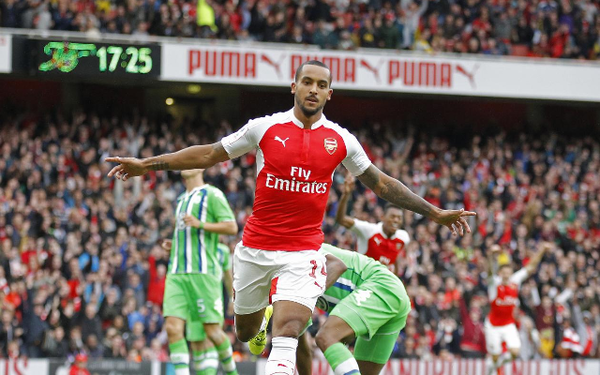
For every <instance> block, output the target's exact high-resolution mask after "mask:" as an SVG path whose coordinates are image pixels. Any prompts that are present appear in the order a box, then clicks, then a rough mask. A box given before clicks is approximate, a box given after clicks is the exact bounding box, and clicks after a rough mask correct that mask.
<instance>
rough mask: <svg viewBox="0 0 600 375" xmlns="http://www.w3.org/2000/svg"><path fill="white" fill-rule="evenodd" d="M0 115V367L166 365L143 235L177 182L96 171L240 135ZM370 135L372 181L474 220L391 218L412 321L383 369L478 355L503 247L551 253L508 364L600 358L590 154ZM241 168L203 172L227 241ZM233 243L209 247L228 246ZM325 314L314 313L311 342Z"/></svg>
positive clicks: (363, 136) (530, 285)
mask: <svg viewBox="0 0 600 375" xmlns="http://www.w3.org/2000/svg"><path fill="white" fill-rule="evenodd" d="M1 119H2V120H1V121H2V122H1V123H0V310H1V311H2V312H1V316H0V320H1V322H0V355H1V356H4V357H7V356H9V357H17V356H27V357H63V358H64V357H66V356H74V355H76V354H77V353H80V352H85V353H87V354H88V355H89V356H90V357H91V358H126V359H128V360H131V361H140V360H152V359H158V360H168V355H167V352H166V334H165V331H164V329H163V328H164V327H163V323H164V320H163V317H162V315H161V304H162V301H163V291H164V280H165V272H166V265H167V261H168V254H167V253H165V251H163V250H161V247H160V246H159V245H157V240H159V239H161V238H170V236H171V234H172V230H173V220H172V218H173V210H174V205H173V202H174V200H175V198H176V196H177V195H178V193H179V192H181V191H182V190H183V186H182V184H181V182H180V177H179V176H178V174H177V173H171V172H153V173H150V174H148V175H147V176H146V177H145V178H143V179H142V178H136V179H133V180H131V181H127V182H125V183H123V182H121V181H120V180H115V179H109V178H107V177H106V174H107V172H108V170H109V168H110V165H108V163H104V162H103V160H104V158H105V157H107V156H108V155H138V156H148V155H154V154H158V153H164V152H171V151H175V150H177V149H180V148H182V147H184V146H186V145H188V144H195V143H208V142H212V141H214V140H215V139H220V138H221V137H222V136H224V135H226V134H228V133H230V132H231V131H232V130H233V128H236V126H232V124H230V123H228V122H227V121H221V122H219V123H214V124H208V123H201V124H200V123H192V122H185V123H183V124H173V123H171V122H169V120H165V121H162V120H161V121H156V122H154V121H149V120H148V119H146V118H144V117H140V116H139V115H136V114H134V115H132V116H131V117H129V118H117V117H98V116H96V115H94V114H87V113H83V112H76V113H74V114H73V115H72V117H63V116H61V115H46V116H40V117H36V116H32V115H24V114H23V113H20V114H18V115H8V116H2V117H1ZM369 125H370V126H364V127H361V128H359V129H356V130H355V134H357V136H358V138H359V140H360V141H361V143H362V144H363V146H364V147H365V149H366V150H367V153H368V154H369V156H370V158H371V160H372V161H373V162H374V163H375V164H376V165H377V166H378V167H379V168H380V169H382V170H384V171H386V172H387V173H389V174H390V175H392V176H394V177H396V178H399V179H400V180H401V181H404V182H405V183H406V184H407V185H408V186H409V187H410V188H411V189H413V191H415V192H417V193H418V194H420V195H422V196H424V197H426V199H428V200H429V201H431V202H432V203H434V204H435V205H437V206H441V207H444V208H456V207H463V206H464V207H465V208H466V209H468V210H473V211H476V212H477V213H478V218H477V220H472V221H471V226H472V228H473V233H472V235H467V236H465V237H460V238H455V237H452V236H451V234H450V232H449V230H447V229H446V228H440V227H438V226H437V225H435V224H433V223H431V222H428V221H427V220H423V219H422V218H421V217H419V216H418V215H413V214H408V213H407V214H406V215H405V217H404V225H403V228H404V229H406V230H407V231H408V232H409V234H410V236H411V238H412V242H410V244H409V245H408V246H407V249H406V252H405V254H403V255H402V257H403V266H402V267H400V269H398V270H397V272H398V275H399V277H401V278H402V280H403V281H404V282H405V285H406V286H407V290H408V292H409V295H410V297H411V299H412V301H413V305H414V309H413V311H412V313H411V316H410V317H409V320H408V324H407V326H406V328H405V329H404V331H403V332H402V334H401V336H400V338H399V340H398V343H397V346H396V348H395V350H394V353H393V357H395V358H423V359H427V358H432V357H435V358H446V359H449V358H455V357H461V356H463V357H482V356H483V355H484V353H485V339H484V337H483V322H484V318H485V316H486V314H487V311H488V309H489V307H488V301H487V293H486V284H487V281H486V276H487V265H486V259H485V255H486V252H487V251H488V250H489V249H490V246H491V245H493V244H499V245H500V246H501V247H502V248H503V251H504V253H503V255H502V256H501V260H502V261H503V262H509V261H512V262H514V264H515V267H520V266H522V265H524V264H527V262H528V260H529V259H530V257H531V255H532V253H534V252H535V251H537V247H538V244H539V243H540V242H541V241H550V242H553V243H555V248H554V249H553V250H552V251H551V252H550V253H549V255H547V256H546V257H545V258H544V260H543V262H542V265H541V266H540V269H539V272H538V273H537V274H536V275H533V276H532V277H531V278H530V279H529V280H528V281H526V282H525V283H524V285H523V286H522V289H521V292H520V300H521V306H520V309H519V313H518V317H517V320H518V323H519V327H520V334H521V338H522V341H523V350H522V351H521V355H522V358H524V359H532V358H544V357H545V358H551V357H557V356H558V357H567V358H570V357H582V356H583V357H594V358H600V350H599V349H598V339H599V335H600V300H599V299H598V298H599V297H598V296H600V260H599V257H600V254H599V252H598V249H599V248H600V204H599V201H598V193H599V192H600V177H599V176H598V174H597V172H596V171H598V170H599V169H600V143H599V142H598V141H597V140H594V139H592V138H574V139H570V140H566V139H565V138H562V137H558V136H556V135H553V134H546V135H544V136H543V137H534V136H533V135H531V134H516V135H514V136H509V135H507V134H504V133H499V134H498V135H496V136H493V137H485V138H482V137H480V136H478V135H475V136H472V135H471V138H470V144H469V145H468V147H457V145H455V144H452V143H451V142H450V141H449V140H448V139H445V138H440V137H434V136H431V135H428V134H425V133H423V134H418V133H415V132H413V131H410V130H409V131H406V127H405V126H402V124H391V123H390V124H378V123H373V124H369ZM255 162H256V160H255V155H253V154H248V155H246V156H244V157H242V158H241V159H238V160H235V161H228V162H226V163H222V164H219V165H218V166H216V167H213V168H211V169H209V170H207V171H206V173H205V180H206V181H207V182H210V183H212V184H214V185H216V186H217V187H220V188H221V189H222V190H223V191H224V192H225V194H226V197H227V199H228V201H229V203H230V205H231V207H232V208H233V210H234V212H235V214H236V218H237V221H238V224H239V226H240V228H243V226H244V223H245V221H246V219H247V217H248V216H249V214H250V211H251V207H252V200H253V189H254V178H253V174H254V173H255V170H254V169H255V168H254V164H255ZM343 181H344V171H343V170H340V173H336V176H335V184H336V186H335V187H334V189H333V190H332V193H331V194H330V200H329V208H328V211H327V214H326V217H325V219H324V232H325V240H326V242H329V243H332V244H335V245H338V246H340V247H344V248H348V249H352V248H354V246H355V239H354V237H353V235H352V234H351V233H350V231H346V230H343V229H342V228H341V227H339V226H337V225H336V224H335V221H334V218H335V212H336V207H337V202H338V197H339V193H340V188H341V187H342V185H343ZM352 199H353V201H352V203H351V212H350V213H351V214H352V215H353V216H355V217H357V218H360V219H363V220H368V221H377V220H379V219H380V218H381V217H382V213H383V212H382V202H379V201H378V198H377V197H376V196H375V195H374V194H373V193H372V192H370V191H365V190H364V188H363V187H362V186H357V189H356V191H355V193H354V195H353V198H352ZM239 238H240V236H239V235H238V236H237V237H235V238H234V237H223V236H222V241H223V242H224V243H227V244H229V245H230V246H231V247H233V244H235V243H236V242H237V241H238V240H239ZM502 258H503V259H502ZM225 300H227V299H225ZM227 311H228V313H227V315H228V317H229V318H228V319H227V321H226V331H227V332H228V334H229V335H230V337H231V339H232V342H235V336H234V334H233V332H232V329H233V328H232V320H231V312H232V311H231V306H228V309H227ZM325 318H326V317H325V316H324V315H323V314H322V313H320V312H319V311H316V312H315V316H314V317H313V321H314V325H313V327H311V332H313V333H314V332H315V331H316V330H317V329H318V327H319V325H320V324H322V323H323V321H324V319H325ZM234 350H235V358H236V359H237V360H243V359H248V358H249V357H250V355H249V353H248V351H247V348H246V347H245V345H243V344H242V343H240V342H235V344H234ZM315 353H318V350H315ZM316 355H317V357H318V356H319V355H318V354H316Z"/></svg>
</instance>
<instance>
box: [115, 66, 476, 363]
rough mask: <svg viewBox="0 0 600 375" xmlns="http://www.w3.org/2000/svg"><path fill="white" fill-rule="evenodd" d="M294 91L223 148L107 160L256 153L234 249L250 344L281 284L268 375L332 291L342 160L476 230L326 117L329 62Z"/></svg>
mask: <svg viewBox="0 0 600 375" xmlns="http://www.w3.org/2000/svg"><path fill="white" fill-rule="evenodd" d="M291 93H292V94H293V95H294V107H293V108H292V109H291V110H289V111H286V112H280V113H275V114H273V115H270V116H265V117H261V118H257V119H253V120H250V121H249V122H248V123H247V124H246V125H245V126H243V127H242V128H241V129H240V130H238V131H237V132H235V133H233V134H231V135H229V136H226V137H225V138H223V139H222V140H221V141H220V142H216V143H214V144H211V145H198V146H192V147H188V148H185V149H183V150H181V151H178V152H175V153H172V154H165V155H160V156H155V157H150V158H145V159H137V158H122V157H111V158H107V159H106V160H107V161H108V162H115V163H119V165H117V166H115V167H114V168H113V169H112V170H111V171H110V172H109V176H115V177H116V178H119V179H123V180H127V179H129V178H131V177H133V176H139V175H142V174H144V173H146V172H148V171H150V170H181V169H193V168H208V167H210V166H213V165H214V164H216V163H219V162H222V161H225V160H228V159H233V158H237V157H239V156H241V155H244V154H245V153H247V152H250V151H252V150H257V181H256V191H255V201H254V207H253V212H252V215H251V217H250V218H249V219H248V222H247V224H246V226H245V228H244V234H243V238H242V242H241V243H239V244H238V245H237V246H236V249H235V252H234V261H233V268H234V275H233V278H234V280H233V288H234V290H235V301H234V312H235V317H236V333H237V336H238V338H239V339H240V340H241V341H249V340H251V339H252V338H253V337H255V336H256V335H257V334H258V332H259V331H261V332H262V333H264V329H265V328H266V324H265V321H264V313H265V308H266V306H267V305H268V304H269V291H270V289H271V285H272V284H273V286H274V287H275V293H274V294H273V297H272V300H273V340H272V346H273V348H272V350H271V353H270V355H269V359H268V361H267V366H266V373H267V374H274V373H282V374H292V373H293V372H294V367H295V358H296V353H295V352H296V347H297V345H298V336H299V335H300V333H301V331H302V330H303V328H304V327H305V325H306V323H307V322H308V320H309V318H310V316H311V314H312V310H313V309H314V306H315V303H316V301H317V298H318V297H319V296H320V295H321V294H322V293H323V291H324V287H325V282H326V272H325V257H324V256H323V254H322V253H321V252H320V251H319V250H320V248H321V244H322V242H323V231H322V230H321V222H322V219H323V215H324V213H325V208H326V205H327V198H328V194H329V189H330V187H331V184H332V176H333V172H334V171H335V169H336V168H337V166H338V165H339V164H340V163H341V164H344V166H345V167H346V168H347V169H348V170H349V171H350V173H352V174H353V175H355V176H358V179H359V180H360V181H361V182H362V183H363V184H364V185H366V186H367V187H369V188H371V189H373V191H374V192H375V193H376V194H377V195H378V196H380V197H381V198H383V199H386V200H388V201H389V202H391V203H393V204H395V205H397V206H399V207H402V208H405V209H408V210H411V211H415V212H417V213H419V214H421V215H423V216H425V217H427V218H430V219H432V220H434V221H435V222H436V223H438V224H441V225H444V226H446V227H448V228H450V229H451V230H452V232H453V233H455V234H461V235H462V234H463V233H464V232H465V231H467V232H469V231H470V228H469V226H468V224H467V221H466V217H467V216H474V215H475V213H474V212H466V211H464V210H441V209H439V208H437V207H435V206H433V205H431V204H430V203H428V202H427V201H425V200H424V199H423V198H421V197H419V196H418V195H416V194H414V193H413V192H412V191H410V189H408V188H407V187H406V186H405V185H403V184H402V183H401V182H399V181H398V180H396V179H393V178H391V177H390V176H388V175H386V174H385V173H383V172H381V171H380V170H379V169H377V167H375V166H374V165H372V164H371V162H370V160H369V159H368V157H367V155H366V153H365V151H364V150H363V148H362V147H361V145H360V143H359V142H358V140H357V139H356V137H354V136H353V135H352V134H350V133H349V132H348V131H347V130H346V129H344V128H342V127H340V126H339V125H338V124H336V123H333V122H331V121H329V120H328V119H327V118H326V117H325V116H324V115H323V108H324V107H325V103H326V102H327V101H328V100H330V99H331V95H332V93H333V90H332V89H331V71H330V70H329V68H328V67H327V66H326V65H324V64H323V63H321V62H319V61H307V62H305V63H303V64H302V65H301V66H300V67H299V68H298V69H297V71H296V76H295V80H294V82H292V84H291ZM262 337H263V335H260V338H261V339H262ZM253 345H255V346H257V347H260V346H264V341H263V340H255V341H254V342H253ZM356 367H358V366H356Z"/></svg>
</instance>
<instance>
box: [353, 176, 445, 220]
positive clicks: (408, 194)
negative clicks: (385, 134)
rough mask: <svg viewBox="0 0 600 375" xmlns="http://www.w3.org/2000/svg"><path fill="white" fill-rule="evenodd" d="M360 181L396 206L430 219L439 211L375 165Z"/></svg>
mask: <svg viewBox="0 0 600 375" xmlns="http://www.w3.org/2000/svg"><path fill="white" fill-rule="evenodd" d="M358 179H359V181H360V182H362V183H363V184H365V185H366V186H368V187H369V188H371V189H372V190H373V191H374V192H375V194H377V196H379V197H381V198H383V199H385V200H386V201H388V202H390V203H392V204H395V205H396V206H399V207H402V208H405V209H407V210H410V211H413V212H416V213H418V214H421V215H423V216H425V217H429V218H430V217H432V216H433V214H434V213H435V212H436V210H437V208H436V207H435V206H433V205H432V204H431V203H429V202H427V201H426V200H425V199H423V198H421V197H420V196H418V195H417V194H415V193H413V192H412V191H411V190H410V189H409V188H408V187H406V186H405V185H404V184H403V183H402V182H400V181H398V180H396V179H394V178H391V177H389V176H388V175H386V174H384V173H383V172H381V171H380V170H379V169H377V167H375V166H374V165H371V166H370V167H369V168H367V170H366V171H365V172H364V173H363V174H362V175H360V176H358Z"/></svg>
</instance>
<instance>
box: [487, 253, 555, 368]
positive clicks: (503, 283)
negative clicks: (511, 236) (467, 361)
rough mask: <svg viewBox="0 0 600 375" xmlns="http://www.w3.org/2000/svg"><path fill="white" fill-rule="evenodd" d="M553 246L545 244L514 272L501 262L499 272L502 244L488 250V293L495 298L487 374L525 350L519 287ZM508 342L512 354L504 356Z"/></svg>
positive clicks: (488, 325) (491, 298)
mask: <svg viewBox="0 0 600 375" xmlns="http://www.w3.org/2000/svg"><path fill="white" fill-rule="evenodd" d="M551 246H552V245H550V244H549V243H544V244H543V245H542V246H541V250H540V251H538V252H537V253H536V254H535V256H534V257H533V258H532V259H531V261H530V262H529V263H528V264H527V265H526V266H525V267H523V268H521V269H520V270H519V271H517V272H515V273H513V269H512V266H511V265H510V264H509V263H506V264H502V265H500V267H499V269H498V271H497V272H498V274H496V272H495V271H496V268H497V264H496V259H495V257H496V256H497V255H498V254H499V253H500V250H501V248H500V246H498V245H493V246H492V247H491V248H490V249H489V251H488V260H489V270H488V275H489V276H488V295H489V299H490V301H491V304H492V306H491V308H490V313H489V315H488V317H487V319H486V322H485V339H486V346H487V351H488V354H489V356H488V359H487V363H486V368H487V374H488V375H491V374H493V373H494V372H496V371H498V373H500V371H501V368H502V366H503V365H504V364H506V363H508V362H510V361H511V360H514V359H516V358H517V357H518V356H519V350H520V349H521V339H520V337H519V331H518V330H517V326H516V324H515V318H514V316H513V313H514V310H515V307H516V306H517V305H518V303H519V288H520V286H521V283H523V281H525V279H527V278H528V277H529V276H530V275H532V274H533V273H534V272H535V271H536V270H537V266H538V265H539V264H540V262H541V261H542V258H543V257H544V254H546V252H547V251H548V250H549V249H550V248H551ZM503 343H505V344H506V347H507V349H508V353H507V354H509V355H504V356H501V354H502V344H503Z"/></svg>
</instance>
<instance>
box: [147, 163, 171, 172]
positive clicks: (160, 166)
mask: <svg viewBox="0 0 600 375" xmlns="http://www.w3.org/2000/svg"><path fill="white" fill-rule="evenodd" d="M150 169H151V170H153V171H164V170H167V169H169V163H166V162H164V161H154V162H152V164H151V165H150Z"/></svg>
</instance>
